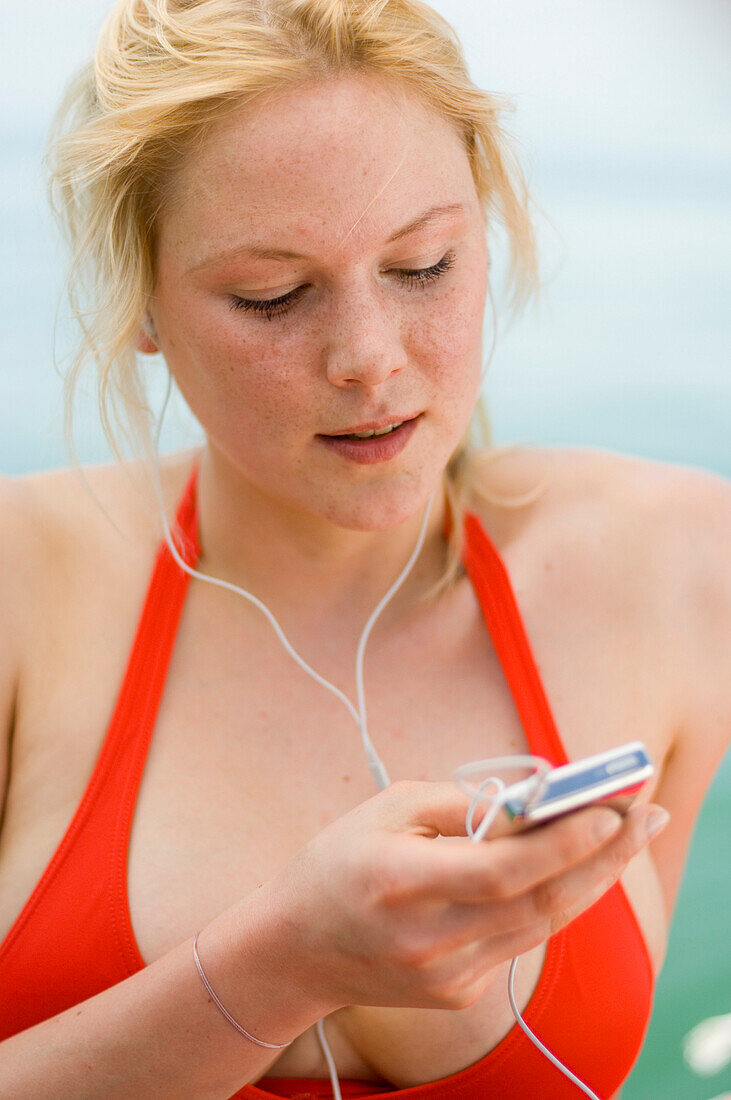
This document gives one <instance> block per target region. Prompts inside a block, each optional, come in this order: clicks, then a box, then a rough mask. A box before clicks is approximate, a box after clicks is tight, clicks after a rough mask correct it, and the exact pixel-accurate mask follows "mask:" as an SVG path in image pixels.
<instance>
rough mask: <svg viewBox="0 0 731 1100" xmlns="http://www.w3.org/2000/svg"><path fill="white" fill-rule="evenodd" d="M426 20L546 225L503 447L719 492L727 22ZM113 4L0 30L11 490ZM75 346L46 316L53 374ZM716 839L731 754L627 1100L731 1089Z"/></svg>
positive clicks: (536, 9) (41, 448) (727, 811)
mask: <svg viewBox="0 0 731 1100" xmlns="http://www.w3.org/2000/svg"><path fill="white" fill-rule="evenodd" d="M435 6H436V7H437V10H438V11H440V12H441V13H442V14H443V15H444V16H445V17H446V18H447V19H448V20H449V21H450V22H451V23H452V24H453V25H454V26H455V28H456V29H457V31H458V33H459V34H460V36H461V38H462V41H463V43H464V44H465V47H466V50H467V55H468V60H469V62H470V66H471V71H472V74H473V76H474V78H475V79H476V81H477V82H478V83H479V84H480V85H481V86H482V87H484V88H488V89H490V90H494V91H498V92H501V93H507V94H510V95H511V96H512V97H513V99H514V102H515V106H516V113H515V115H514V117H513V118H512V120H511V121H510V123H509V128H510V129H511V131H512V132H513V134H514V135H515V137H516V139H517V141H518V143H519V150H520V153H521V155H522V157H523V160H524V163H525V164H526V166H527V170H528V175H529V180H530V183H531V187H532V190H533V194H534V197H535V199H536V201H537V203H538V205H539V207H540V209H541V210H542V211H543V212H544V213H543V215H542V216H540V217H539V221H538V228H539V238H540V242H541V250H542V257H543V278H544V282H545V289H544V292H543V295H542V298H541V300H540V304H539V305H538V306H537V307H535V308H533V309H532V310H530V311H529V312H528V313H527V314H526V315H525V316H524V317H523V318H522V319H521V320H520V321H519V322H518V323H517V324H516V325H515V326H514V327H513V328H512V329H510V330H509V331H507V332H503V330H502V328H500V329H499V338H498V345H497V349H496V352H495V354H494V357H493V360H492V363H491V367H490V371H489V375H488V379H487V383H486V388H487V393H488V398H489V405H490V410H491V418H492V423H493V435H494V439H495V442H497V443H508V442H513V441H515V442H521V443H540V444H545V443H549V444H568V445H579V446H590V447H598V448H602V449H608V450H613V451H623V452H627V453H631V454H635V455H642V456H647V457H648V458H652V459H655V460H657V461H661V462H673V463H680V464H683V465H690V466H698V467H703V468H705V469H708V470H712V471H715V472H717V473H719V474H722V475H725V476H727V477H728V476H731V370H729V347H730V343H731V341H730V336H731V316H730V307H729V302H731V275H730V272H729V267H730V261H731V193H730V191H731V188H730V180H731V112H730V108H731V80H730V77H729V73H730V72H731V64H730V62H731V48H730V47H731V5H729V4H728V3H727V2H726V0H614V3H613V4H611V5H607V4H605V3H603V2H601V0H554V2H553V3H551V4H545V3H543V2H541V0H512V2H511V3H510V4H505V3H501V4H498V3H496V2H493V0H469V2H468V0H438V2H437V3H436V4H435ZM107 10H108V4H107V2H106V0H66V3H65V4H63V5H59V4H57V3H55V0H54V2H52V0H34V3H33V4H32V5H20V4H17V3H16V4H14V5H12V6H8V5H6V6H5V9H4V12H3V43H4V51H3V53H4V65H3V72H2V75H1V76H0V80H2V84H3V94H2V102H1V103H0V216H1V218H2V227H3V233H2V236H1V238H0V249H1V250H2V252H1V255H2V262H1V263H0V322H1V323H0V340H1V342H2V358H1V359H0V470H2V472H4V473H6V474H19V473H23V472H26V471H32V470H37V469H43V468H48V467H52V466H59V465H67V464H68V458H67V456H66V453H65V451H64V447H63V441H62V434H61V406H60V392H61V380H60V377H59V375H58V373H57V371H56V370H55V369H54V366H53V335H54V332H53V330H54V317H55V313H56V306H57V304H58V300H59V295H60V292H61V287H62V282H63V276H64V253H63V248H62V247H61V245H60V243H59V241H58V239H57V236H56V233H55V229H54V227H53V225H52V223H51V219H50V216H49V214H48V210H47V204H46V200H45V195H44V190H43V177H42V172H41V165H40V161H41V155H42V150H43V144H44V140H45V135H46V132H47V128H48V124H49V121H50V118H51V114H52V111H53V108H54V106H55V104H56V102H57V99H58V96H59V93H60V90H61V88H62V87H63V85H64V83H65V81H66V80H67V78H68V76H69V75H70V73H71V72H72V71H73V69H74V68H75V66H76V65H77V64H78V63H79V62H80V61H82V60H83V59H84V58H85V57H86V56H87V55H88V53H89V52H90V50H91V48H92V46H93V42H94V39H95V34H96V31H97V29H98V26H99V24H100V21H101V18H102V17H103V15H104V14H105V12H106V11H107ZM496 261H497V266H498V268H499V265H500V262H501V261H500V256H499V255H498V256H497V257H496ZM491 323H492V322H491V321H490V320H489V319H488V325H487V329H486V332H487V333H488V336H489V334H490V331H491V328H490V326H491ZM71 333H72V329H71V327H70V326H69V324H68V323H67V321H66V320H65V318H64V315H63V311H62V312H61V314H60V315H59V318H58V331H57V341H56V356H57V359H58V361H59V362H60V363H62V362H63V361H64V356H65V355H66V354H67V352H68V348H69V346H70V340H71ZM488 346H489V340H488V342H487V343H486V347H488ZM158 374H159V376H160V385H157V387H156V389H155V393H156V395H157V397H156V400H157V402H158V403H157V407H158V408H159V407H160V405H161V402H162V396H163V389H162V388H161V383H162V371H158ZM76 438H77V445H78V450H79V454H80V457H81V459H82V461H84V462H98V461H106V460H108V458H109V452H108V449H107V446H106V444H105V442H104V440H103V436H102V434H101V431H100V429H99V427H98V424H97V419H96V414H95V405H94V398H93V384H92V383H91V381H90V382H88V383H87V384H86V386H85V388H84V389H83V390H82V393H81V396H80V400H79V402H78V403H77V431H76ZM198 438H199V435H198V432H197V429H196V426H195V424H194V423H193V422H192V421H191V418H190V417H189V416H188V415H186V410H185V408H184V407H183V405H182V402H180V401H178V402H177V403H174V404H173V405H172V407H171V408H170V409H169V410H168V414H167V423H166V429H165V430H164V432H163V444H162V446H163V449H164V450H168V449H175V448H177V447H180V446H187V445H190V444H191V443H193V442H195V441H196V440H197V439H198ZM730 837H731V759H730V758H729V757H727V759H726V761H725V763H724V765H723V766H722V768H721V770H720V771H719V773H718V775H717V777H716V779H715V782H714V784H713V786H712V788H711V790H710V792H709V794H708V797H707V800H706V803H705V805H704V809H703V812H702V815H701V818H700V820H699V823H698V826H697V829H696V833H695V837H694V841H693V845H692V849H691V853H690V858H689V863H688V868H687V871H686V875H685V879H684V882H683V886H682V890H681V894H680V899H679V902H678V906H677V910H676V914H675V920H674V925H673V930H672V935H671V940H670V947H669V953H668V958H667V962H666V966H665V969H664V971H663V973H662V976H661V978H660V982H659V987H658V991H657V1000H656V1009H655V1014H654V1016H653V1020H652V1023H651V1026H650V1031H649V1035H648V1039H647V1043H646V1046H645V1048H644V1051H643V1053H642V1055H641V1057H640V1060H639V1062H638V1064H637V1066H636V1068H635V1070H634V1072H633V1074H632V1077H631V1078H630V1081H629V1082H628V1084H627V1086H626V1088H625V1090H624V1093H623V1100H655V1098H661V1097H662V1098H663V1100H710V1098H711V1097H719V1096H721V1095H722V1094H725V1093H727V1092H729V1091H731V1067H730V1066H728V1065H727V1066H726V1067H725V1068H724V1069H721V1070H720V1071H718V1072H716V1073H712V1074H709V1075H708V1076H707V1077H702V1076H700V1075H699V1074H698V1073H694V1072H692V1071H691V1069H690V1067H689V1066H688V1065H687V1064H686V1063H685V1062H684V1061H683V1057H682V1041H683V1037H684V1035H685V1034H686V1033H687V1032H688V1031H689V1030H690V1029H691V1028H692V1027H693V1026H694V1025H696V1024H697V1023H699V1021H701V1020H703V1019H705V1018H707V1017H710V1016H715V1015H720V1014H723V1013H729V1012H731V946H730V943H731V937H730V936H729V912H730V911H731V878H730V876H729V859H728V850H729V838H730ZM607 950H608V951H611V944H607Z"/></svg>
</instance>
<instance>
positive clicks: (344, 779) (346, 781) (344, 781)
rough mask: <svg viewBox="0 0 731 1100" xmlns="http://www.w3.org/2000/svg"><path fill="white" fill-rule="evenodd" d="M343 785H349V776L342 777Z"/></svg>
mask: <svg viewBox="0 0 731 1100" xmlns="http://www.w3.org/2000/svg"><path fill="white" fill-rule="evenodd" d="M343 783H350V776H349V775H344V776H343Z"/></svg>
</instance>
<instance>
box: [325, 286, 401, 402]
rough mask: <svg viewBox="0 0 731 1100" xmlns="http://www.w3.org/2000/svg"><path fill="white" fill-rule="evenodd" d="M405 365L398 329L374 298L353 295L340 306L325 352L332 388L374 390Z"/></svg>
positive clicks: (326, 366) (328, 376) (327, 372)
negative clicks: (358, 387) (359, 387)
mask: <svg viewBox="0 0 731 1100" xmlns="http://www.w3.org/2000/svg"><path fill="white" fill-rule="evenodd" d="M406 363H407V355H406V351H405V349H404V346H403V343H402V340H401V334H400V332H399V331H398V326H397V325H396V324H395V321H394V319H393V317H391V316H390V315H389V311H388V310H387V309H384V307H383V304H382V303H379V302H378V301H377V298H376V296H375V295H374V296H370V295H367V294H363V295H353V296H352V297H351V299H350V300H349V301H344V302H341V303H340V305H339V306H338V308H337V312H336V316H335V318H334V322H333V325H332V329H331V335H330V339H329V341H328V344H327V348H326V352H325V369H326V374H327V379H328V381H329V382H331V383H332V385H333V386H338V387H340V388H343V387H349V386H350V387H353V386H364V387H367V388H374V387H376V386H380V385H382V384H383V383H384V382H385V381H386V380H387V379H388V378H390V377H391V375H392V374H396V373H397V372H398V371H400V370H402V369H403V368H404V367H405V366H406Z"/></svg>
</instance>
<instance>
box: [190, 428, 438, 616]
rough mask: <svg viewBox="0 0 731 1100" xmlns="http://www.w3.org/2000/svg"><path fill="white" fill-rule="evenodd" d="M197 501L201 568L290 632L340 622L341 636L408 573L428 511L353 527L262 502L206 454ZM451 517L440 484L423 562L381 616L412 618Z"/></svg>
mask: <svg viewBox="0 0 731 1100" xmlns="http://www.w3.org/2000/svg"><path fill="white" fill-rule="evenodd" d="M197 503H198V519H199V531H200V542H201V555H200V559H199V564H198V566H197V568H198V569H199V570H201V571H202V572H204V573H207V574H208V575H210V576H215V577H219V578H221V579H225V580H227V581H230V582H232V583H233V584H236V585H238V586H239V587H241V588H244V589H245V590H247V591H249V592H251V593H252V594H253V595H255V596H257V597H258V598H259V599H260V600H262V601H263V602H264V603H265V604H266V605H267V606H268V607H269V608H270V610H271V611H272V612H273V613H274V614H275V615H276V616H277V617H279V616H281V618H282V620H283V621H286V622H288V623H289V624H290V625H291V624H297V623H302V625H303V626H311V625H312V623H313V620H317V622H318V623H320V624H323V623H327V624H328V627H329V628H336V626H337V623H338V622H340V623H342V625H343V634H344V636H349V634H350V632H351V631H353V630H355V631H356V632H357V631H358V630H360V629H361V628H362V625H363V623H364V622H365V620H366V619H367V617H368V615H369V614H370V612H371V611H372V610H373V608H374V607H375V606H376V604H377V603H378V602H379V600H380V599H381V598H382V596H383V595H384V594H385V592H386V591H387V590H388V589H389V588H390V586H391V585H392V584H393V583H394V581H395V580H396V578H397V577H398V576H399V574H400V573H401V571H402V569H403V568H404V566H405V565H406V563H407V561H408V560H409V558H410V556H411V554H412V552H413V550H414V548H415V546H416V544H417V540H418V538H419V534H420V531H421V527H422V524H423V521H424V516H425V511H426V504H427V502H426V501H425V502H423V504H422V505H421V506H420V507H419V508H418V511H417V512H416V513H415V514H414V515H413V516H410V517H408V519H406V520H404V521H403V522H401V523H399V524H397V525H396V526H394V527H391V528H388V529H387V530H379V531H361V530H350V529H347V528H343V527H340V526H338V525H336V524H334V523H332V522H330V521H329V520H326V519H323V518H322V517H320V516H316V515H312V514H310V513H303V512H302V511H301V510H298V509H295V508H291V507H289V506H287V505H286V504H283V503H282V502H281V501H278V500H273V499H272V498H271V497H269V496H265V495H264V494H262V493H261V492H259V491H258V490H257V489H256V487H255V486H252V485H251V484H250V483H249V482H247V481H245V480H244V479H243V478H242V477H241V475H240V474H239V473H238V472H237V471H236V470H234V469H232V467H231V466H230V465H229V464H227V463H226V462H225V461H222V460H221V459H220V457H219V456H218V455H217V454H216V453H215V452H214V451H212V450H211V448H209V447H206V448H205V449H204V451H203V454H202V458H201V462H200V468H199V474H198V491H197ZM445 510H446V499H445V494H444V490H443V488H442V487H440V488H439V489H438V490H437V492H436V493H435V494H434V499H433V501H432V507H431V510H430V514H429V518H428V523H427V527H426V531H425V536H424V541H423V545H422V549H421V552H420V554H419V557H418V559H417V560H416V561H415V562H414V565H413V567H412V569H411V571H410V573H409V575H408V576H407V578H406V579H405V581H404V583H403V585H402V587H401V588H400V589H399V591H398V592H397V593H396V594H395V595H394V597H393V600H392V601H391V603H390V604H389V607H388V608H387V609H386V611H384V617H386V615H387V614H388V615H389V616H390V617H393V616H394V615H396V614H399V613H401V614H403V613H405V612H406V611H407V610H408V609H409V608H411V607H413V606H414V605H415V604H416V603H417V601H419V600H420V598H421V597H422V596H423V594H424V593H425V592H426V591H427V590H428V589H429V588H430V587H431V586H432V585H433V584H434V583H435V582H436V581H437V580H438V579H439V577H440V575H441V573H442V571H443V569H444V563H445V558H446V542H445V540H444V537H443V530H444V519H445ZM346 624H347V625H346Z"/></svg>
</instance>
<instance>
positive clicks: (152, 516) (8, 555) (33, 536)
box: [0, 452, 194, 663]
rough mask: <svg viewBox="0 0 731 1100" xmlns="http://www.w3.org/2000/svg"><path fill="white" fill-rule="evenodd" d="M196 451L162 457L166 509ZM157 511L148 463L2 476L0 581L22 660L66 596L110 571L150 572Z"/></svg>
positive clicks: (78, 595) (75, 595) (80, 594)
mask: <svg viewBox="0 0 731 1100" xmlns="http://www.w3.org/2000/svg"><path fill="white" fill-rule="evenodd" d="M193 456H194V452H184V453H182V454H180V455H175V456H170V457H169V458H166V459H163V460H162V462H161V478H162V484H163V496H164V498H165V500H166V507H167V508H168V514H169V511H170V510H171V509H173V508H174V506H175V501H176V499H177V496H178V494H179V493H180V492H182V488H183V486H184V483H185V479H186V478H187V476H188V473H189V470H190V467H191V463H192V460H193ZM156 509H157V505H156V497H155V494H154V489H153V486H152V482H151V480H150V475H149V472H148V471H147V469H146V468H145V466H144V464H143V463H129V464H127V465H126V466H120V465H119V464H115V463H109V464H105V465H99V466H84V467H78V468H71V469H60V470H43V471H39V472H35V473H31V474H24V475H21V476H17V477H12V478H8V477H0V523H1V524H2V529H3V538H2V540H0V574H1V577H0V584H1V585H2V599H3V605H4V609H5V611H6V612H10V613H11V614H12V615H13V618H14V621H15V622H16V623H17V630H14V631H12V632H11V633H12V638H13V644H14V646H15V648H16V651H17V659H18V661H20V662H21V663H22V660H23V643H24V642H26V643H28V645H29V646H30V647H31V648H32V646H33V643H34V633H35V631H37V630H38V629H41V627H42V622H43V620H44V619H45V618H46V617H47V616H49V615H58V614H60V613H61V609H62V608H63V606H64V604H65V603H66V602H67V601H68V600H78V599H83V598H84V592H85V591H86V590H87V588H89V589H90V588H91V587H92V586H93V584H94V583H95V582H96V581H98V580H99V581H101V579H102V576H103V575H104V573H105V571H106V570H109V574H110V576H111V575H116V576H117V577H118V580H119V583H120V584H122V585H123V584H124V583H125V578H126V577H127V576H129V575H131V574H132V572H135V571H138V570H140V569H141V570H143V571H144V572H146V570H147V569H148V568H149V562H150V558H151V555H153V554H154V552H155V549H156V546H157V544H158V542H159V539H160V537H161V525H160V523H159V520H158V519H157V510H156ZM6 622H7V617H6ZM4 633H7V630H6V631H5V632H4Z"/></svg>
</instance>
